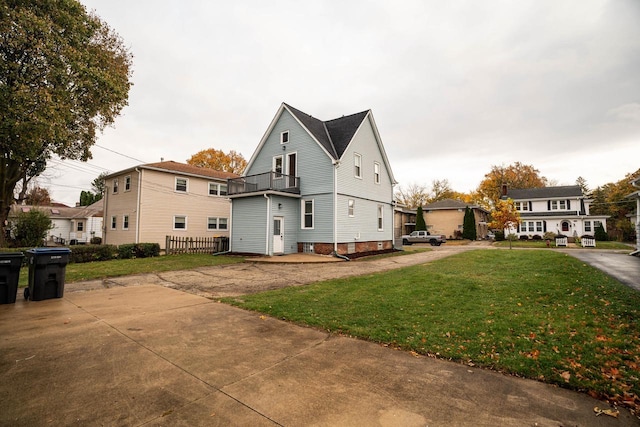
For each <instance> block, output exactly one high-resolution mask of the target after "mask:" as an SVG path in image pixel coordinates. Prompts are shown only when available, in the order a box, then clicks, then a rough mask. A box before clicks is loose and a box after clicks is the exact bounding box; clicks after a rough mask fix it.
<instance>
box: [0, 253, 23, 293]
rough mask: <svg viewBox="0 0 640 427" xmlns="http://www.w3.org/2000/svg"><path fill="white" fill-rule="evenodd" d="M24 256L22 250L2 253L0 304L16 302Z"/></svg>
mask: <svg viewBox="0 0 640 427" xmlns="http://www.w3.org/2000/svg"><path fill="white" fill-rule="evenodd" d="M22 258H24V255H23V254H22V252H3V253H0V304H13V303H15V302H16V295H17V293H18V280H19V279H20V266H21V265H22Z"/></svg>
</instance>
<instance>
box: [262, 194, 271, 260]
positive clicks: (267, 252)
mask: <svg viewBox="0 0 640 427" xmlns="http://www.w3.org/2000/svg"><path fill="white" fill-rule="evenodd" d="M263 196H264V198H265V199H267V223H266V224H267V226H266V227H265V228H266V229H267V231H266V236H265V239H264V241H265V250H264V254H265V255H269V225H270V224H271V222H270V221H271V197H269V196H267V195H266V194H263Z"/></svg>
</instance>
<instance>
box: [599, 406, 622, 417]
mask: <svg viewBox="0 0 640 427" xmlns="http://www.w3.org/2000/svg"><path fill="white" fill-rule="evenodd" d="M593 412H595V413H596V417H597V416H600V415H602V414H604V415H608V416H610V417H613V418H618V415H620V412H618V411H615V410H613V409H600V408H598V407H597V406H596V407H595V408H593Z"/></svg>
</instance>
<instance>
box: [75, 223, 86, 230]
mask: <svg viewBox="0 0 640 427" xmlns="http://www.w3.org/2000/svg"><path fill="white" fill-rule="evenodd" d="M76 228H77V230H78V231H84V222H82V221H78V223H77V224H76Z"/></svg>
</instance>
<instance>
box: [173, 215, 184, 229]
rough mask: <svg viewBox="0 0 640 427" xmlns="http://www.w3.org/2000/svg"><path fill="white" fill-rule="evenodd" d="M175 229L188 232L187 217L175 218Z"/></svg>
mask: <svg viewBox="0 0 640 427" xmlns="http://www.w3.org/2000/svg"><path fill="white" fill-rule="evenodd" d="M173 229H174V230H186V229H187V217H186V216H184V215H176V216H174V217H173Z"/></svg>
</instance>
